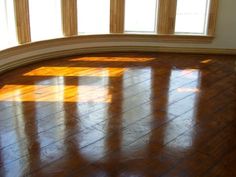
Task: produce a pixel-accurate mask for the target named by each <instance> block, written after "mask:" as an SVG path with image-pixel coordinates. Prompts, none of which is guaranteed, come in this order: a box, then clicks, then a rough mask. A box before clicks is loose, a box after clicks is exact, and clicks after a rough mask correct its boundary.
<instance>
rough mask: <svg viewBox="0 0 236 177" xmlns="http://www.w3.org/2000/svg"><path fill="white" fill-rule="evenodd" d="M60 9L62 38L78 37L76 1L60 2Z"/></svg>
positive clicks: (62, 0)
mask: <svg viewBox="0 0 236 177" xmlns="http://www.w3.org/2000/svg"><path fill="white" fill-rule="evenodd" d="M61 8H62V9H61V12H62V26H63V33H64V36H75V35H78V29H77V28H78V27H77V0H61Z"/></svg>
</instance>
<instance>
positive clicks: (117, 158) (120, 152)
mask: <svg viewBox="0 0 236 177" xmlns="http://www.w3.org/2000/svg"><path fill="white" fill-rule="evenodd" d="M235 60H236V57H235V56H224V55H221V56H214V55H212V56H211V55H190V54H189V55H187V54H157V53H149V54H148V53H146V54H143V53H116V54H94V55H86V56H78V57H68V58H62V59H54V60H48V61H44V62H40V63H37V64H32V65H29V66H25V67H21V68H18V69H16V70H13V71H9V72H7V73H5V74H2V75H1V76H0V176H12V177H17V176H46V177H49V176H70V177H71V176H75V177H76V176H78V177H113V176H114V177H126V176H127V177H131V176H135V177H151V176H155V177H156V176H162V177H170V176H171V177H174V176H178V177H184V176H187V177H201V176H202V177H203V176H205V177H211V176H212V177H216V176H221V177H233V176H236V170H235V169H236V161H235V159H236V141H235V135H236V118H235V115H236V97H235V96H236V88H235V87H236V86H235V81H236V78H235V77H236V76H235V71H234V62H235Z"/></svg>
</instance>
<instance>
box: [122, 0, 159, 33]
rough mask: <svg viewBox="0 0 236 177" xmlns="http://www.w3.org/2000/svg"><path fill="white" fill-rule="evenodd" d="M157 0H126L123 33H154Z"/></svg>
mask: <svg viewBox="0 0 236 177" xmlns="http://www.w3.org/2000/svg"><path fill="white" fill-rule="evenodd" d="M156 14H157V0H148V1H147V0H126V1H125V31H126V32H150V33H153V32H155V31H156V16H157V15H156Z"/></svg>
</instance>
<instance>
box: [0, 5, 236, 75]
mask: <svg viewBox="0 0 236 177" xmlns="http://www.w3.org/2000/svg"><path fill="white" fill-rule="evenodd" d="M235 7H236V1H235V0H220V1H219V11H218V22H217V28H216V36H215V39H213V41H212V42H211V43H189V42H187V43H186V42H179V41H178V40H177V41H170V40H164V41H163V40H158V39H155V36H150V37H148V35H140V36H141V37H137V36H138V35H134V36H133V37H131V40H130V39H129V38H124V39H120V38H122V36H125V35H120V36H119V35H96V36H95V37H94V36H77V37H70V38H62V39H55V40H48V41H41V42H35V43H32V44H25V45H22V46H19V47H14V48H10V49H6V50H3V51H1V52H0V72H3V71H6V70H8V69H11V68H14V67H17V66H20V65H22V64H26V63H30V62H34V61H38V60H42V59H48V58H55V57H59V56H68V55H75V54H81V53H94V52H107V51H160V52H163V51H164V52H165V51H168V52H196V53H227V54H236V37H235V31H236V18H235V16H236V11H235V9H234V8H235ZM114 36H115V37H114ZM127 36H129V35H127Z"/></svg>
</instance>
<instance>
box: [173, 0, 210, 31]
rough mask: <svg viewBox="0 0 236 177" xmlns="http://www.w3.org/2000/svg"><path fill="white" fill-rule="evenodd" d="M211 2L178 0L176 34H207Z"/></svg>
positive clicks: (204, 0)
mask: <svg viewBox="0 0 236 177" xmlns="http://www.w3.org/2000/svg"><path fill="white" fill-rule="evenodd" d="M208 8H209V0H178V2H177V13H176V24H175V32H176V33H192V34H205V33H206V29H207V17H208Z"/></svg>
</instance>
